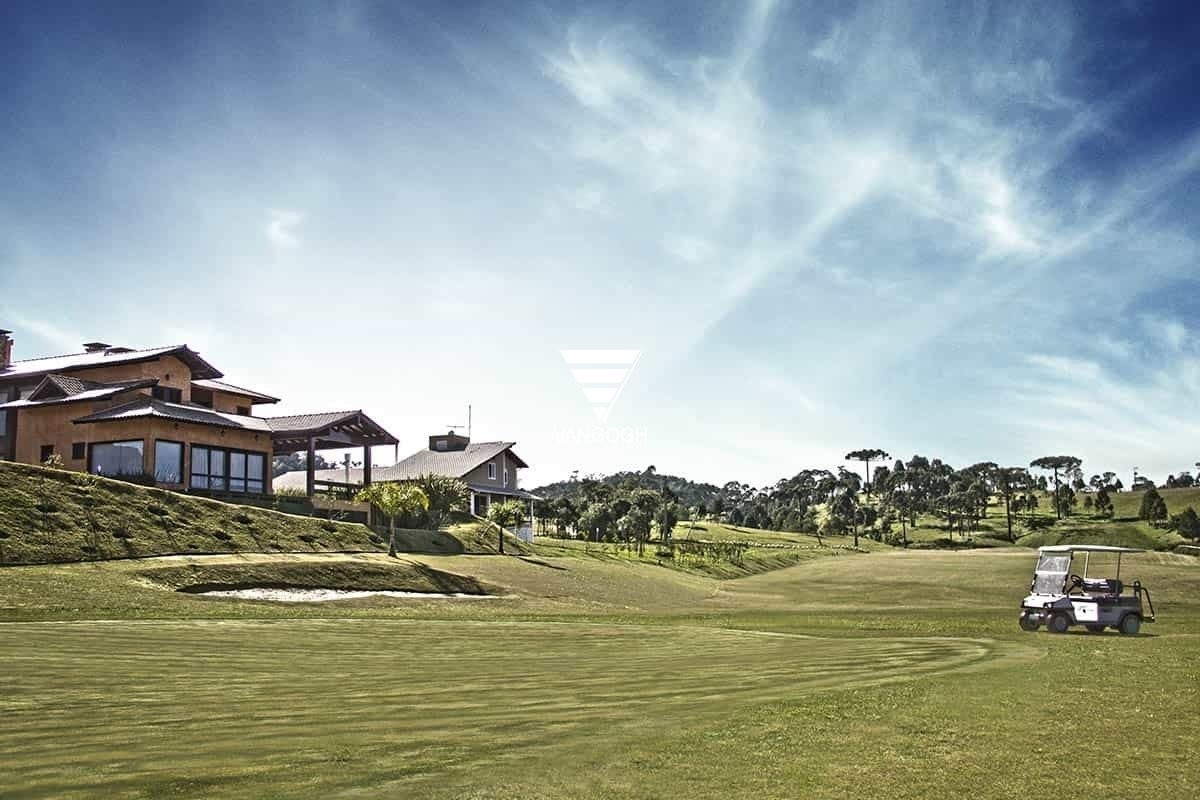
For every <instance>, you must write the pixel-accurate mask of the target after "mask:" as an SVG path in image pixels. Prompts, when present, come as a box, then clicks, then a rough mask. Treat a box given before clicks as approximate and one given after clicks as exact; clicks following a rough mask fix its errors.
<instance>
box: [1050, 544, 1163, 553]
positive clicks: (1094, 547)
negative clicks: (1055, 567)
mask: <svg viewBox="0 0 1200 800" xmlns="http://www.w3.org/2000/svg"><path fill="white" fill-rule="evenodd" d="M1038 552H1039V553H1144V552H1146V551H1145V550H1138V549H1137V548H1135V547H1109V546H1108V545H1106V544H1054V545H1048V546H1046V547H1039V548H1038Z"/></svg>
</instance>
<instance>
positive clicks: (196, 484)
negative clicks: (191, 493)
mask: <svg viewBox="0 0 1200 800" xmlns="http://www.w3.org/2000/svg"><path fill="white" fill-rule="evenodd" d="M192 488H194V489H207V488H208V448H207V447H195V446H193V447H192Z"/></svg>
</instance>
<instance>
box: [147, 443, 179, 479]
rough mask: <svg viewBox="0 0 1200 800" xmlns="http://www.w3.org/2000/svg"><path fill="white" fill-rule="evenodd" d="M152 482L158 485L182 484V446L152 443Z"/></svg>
mask: <svg viewBox="0 0 1200 800" xmlns="http://www.w3.org/2000/svg"><path fill="white" fill-rule="evenodd" d="M154 480H156V481H158V482H159V483H183V445H182V444H180V443H179V442H164V441H162V440H161V439H159V440H157V441H155V442H154Z"/></svg>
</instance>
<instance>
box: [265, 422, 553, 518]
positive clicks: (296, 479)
mask: <svg viewBox="0 0 1200 800" xmlns="http://www.w3.org/2000/svg"><path fill="white" fill-rule="evenodd" d="M515 446H516V442H472V441H471V440H470V439H469V438H468V437H466V436H460V435H459V434H457V433H454V432H453V431H450V432H448V433H444V434H438V435H435V436H430V437H429V446H428V447H426V448H424V449H422V450H418V451H417V452H415V453H413V454H412V455H410V456H408V457H407V458H405V459H403V460H401V461H400V462H399V463H397V464H395V465H394V466H391V467H375V469H374V470H373V473H372V477H371V480H372V481H374V482H375V483H379V482H380V481H397V482H399V481H411V480H416V479H417V478H419V477H421V476H422V475H429V474H433V475H447V476H449V477H452V478H458V479H460V480H461V481H462V482H463V483H465V484H466V485H467V488H468V489H470V491H471V507H470V511H471V513H472V514H475V515H477V516H483V515H485V514H486V513H487V509H488V506H490V505H491V504H492V503H500V502H503V501H505V500H520V501H522V502H524V503H528V505H529V526H528V531H529V532H528V534H527V533H526V532H525V531H522V532H521V533H522V536H523V538H524V537H525V536H526V535H529V536H531V535H532V529H533V502H534V501H535V500H540V499H541V498H540V497H538V496H537V495H534V494H532V493H530V492H527V491H525V490H523V489H521V488H520V486H519V483H520V478H519V475H518V471H519V470H522V469H525V468H526V467H527V466H528V465H527V464H526V463H525V462H524V461H523V460H521V458H520V456H518V455H517V454H516V453H515V452H513V447H515ZM306 478H307V476H306V475H305V474H304V473H303V472H301V471H299V470H297V471H294V472H286V473H284V474H283V475H280V476H279V477H277V478H275V486H276V488H277V489H278V488H282V487H285V486H286V487H292V486H294V487H296V488H301V487H303V486H304V485H305V484H304V481H305V480H306ZM314 479H315V480H316V481H317V482H318V483H323V484H338V483H343V484H345V483H349V484H352V485H357V484H361V483H362V482H363V470H362V469H349V470H346V469H327V470H318V471H317V472H316V473H315V475H314Z"/></svg>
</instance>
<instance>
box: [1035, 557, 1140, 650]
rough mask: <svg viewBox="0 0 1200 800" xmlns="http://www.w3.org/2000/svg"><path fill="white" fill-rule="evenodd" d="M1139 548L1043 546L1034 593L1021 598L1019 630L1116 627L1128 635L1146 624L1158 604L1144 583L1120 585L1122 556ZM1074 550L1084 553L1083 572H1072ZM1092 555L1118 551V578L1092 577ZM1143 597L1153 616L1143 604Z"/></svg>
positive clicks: (1053, 631)
mask: <svg viewBox="0 0 1200 800" xmlns="http://www.w3.org/2000/svg"><path fill="white" fill-rule="evenodd" d="M1141 552H1143V551H1142V550H1135V549H1133V548H1130V547H1106V546H1104V545H1092V544H1063V545H1054V546H1051V547H1039V548H1038V563H1037V569H1036V570H1035V571H1034V574H1033V583H1032V584H1031V585H1030V587H1029V592H1030V594H1029V596H1028V597H1026V598H1025V599H1024V600H1022V601H1021V619H1020V623H1021V630H1026V631H1036V630H1037V629H1038V628H1039V627H1041V626H1042V625H1045V626H1046V629H1047V630H1048V631H1050V632H1051V633H1066V631H1067V629H1068V628H1070V627H1071V626H1072V625H1083V626H1085V627H1086V628H1087V629H1088V630H1089V631H1091V632H1092V633H1101V632H1103V631H1104V629H1105V628H1115V629H1117V630H1118V631H1120V632H1121V633H1123V634H1125V635H1126V636H1133V635H1135V634H1136V633H1137V632H1138V631H1139V630H1141V627H1142V623H1143V622H1154V602H1153V601H1152V600H1151V599H1150V590H1149V589H1147V588H1146V587H1144V586H1142V583H1141V581H1134V582H1133V583H1132V584H1130V585H1129V586H1128V587H1126V586H1125V585H1124V584H1123V583H1121V556H1122V555H1124V554H1126V553H1141ZM1076 553H1082V554H1083V557H1084V558H1083V569H1082V571H1081V572H1080V573H1079V574H1076V573H1075V572H1074V570H1073V567H1074V561H1075V554H1076ZM1093 553H1115V554H1116V556H1117V574H1116V576H1115V577H1113V578H1089V577H1088V566H1089V565H1090V562H1091V558H1092V554H1093ZM1126 588H1128V589H1129V590H1130V591H1128V592H1127V591H1126ZM1143 595H1144V596H1145V600H1146V607H1148V608H1149V610H1150V613H1149V614H1147V613H1146V612H1145V610H1144V609H1143V607H1142V597H1143Z"/></svg>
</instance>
